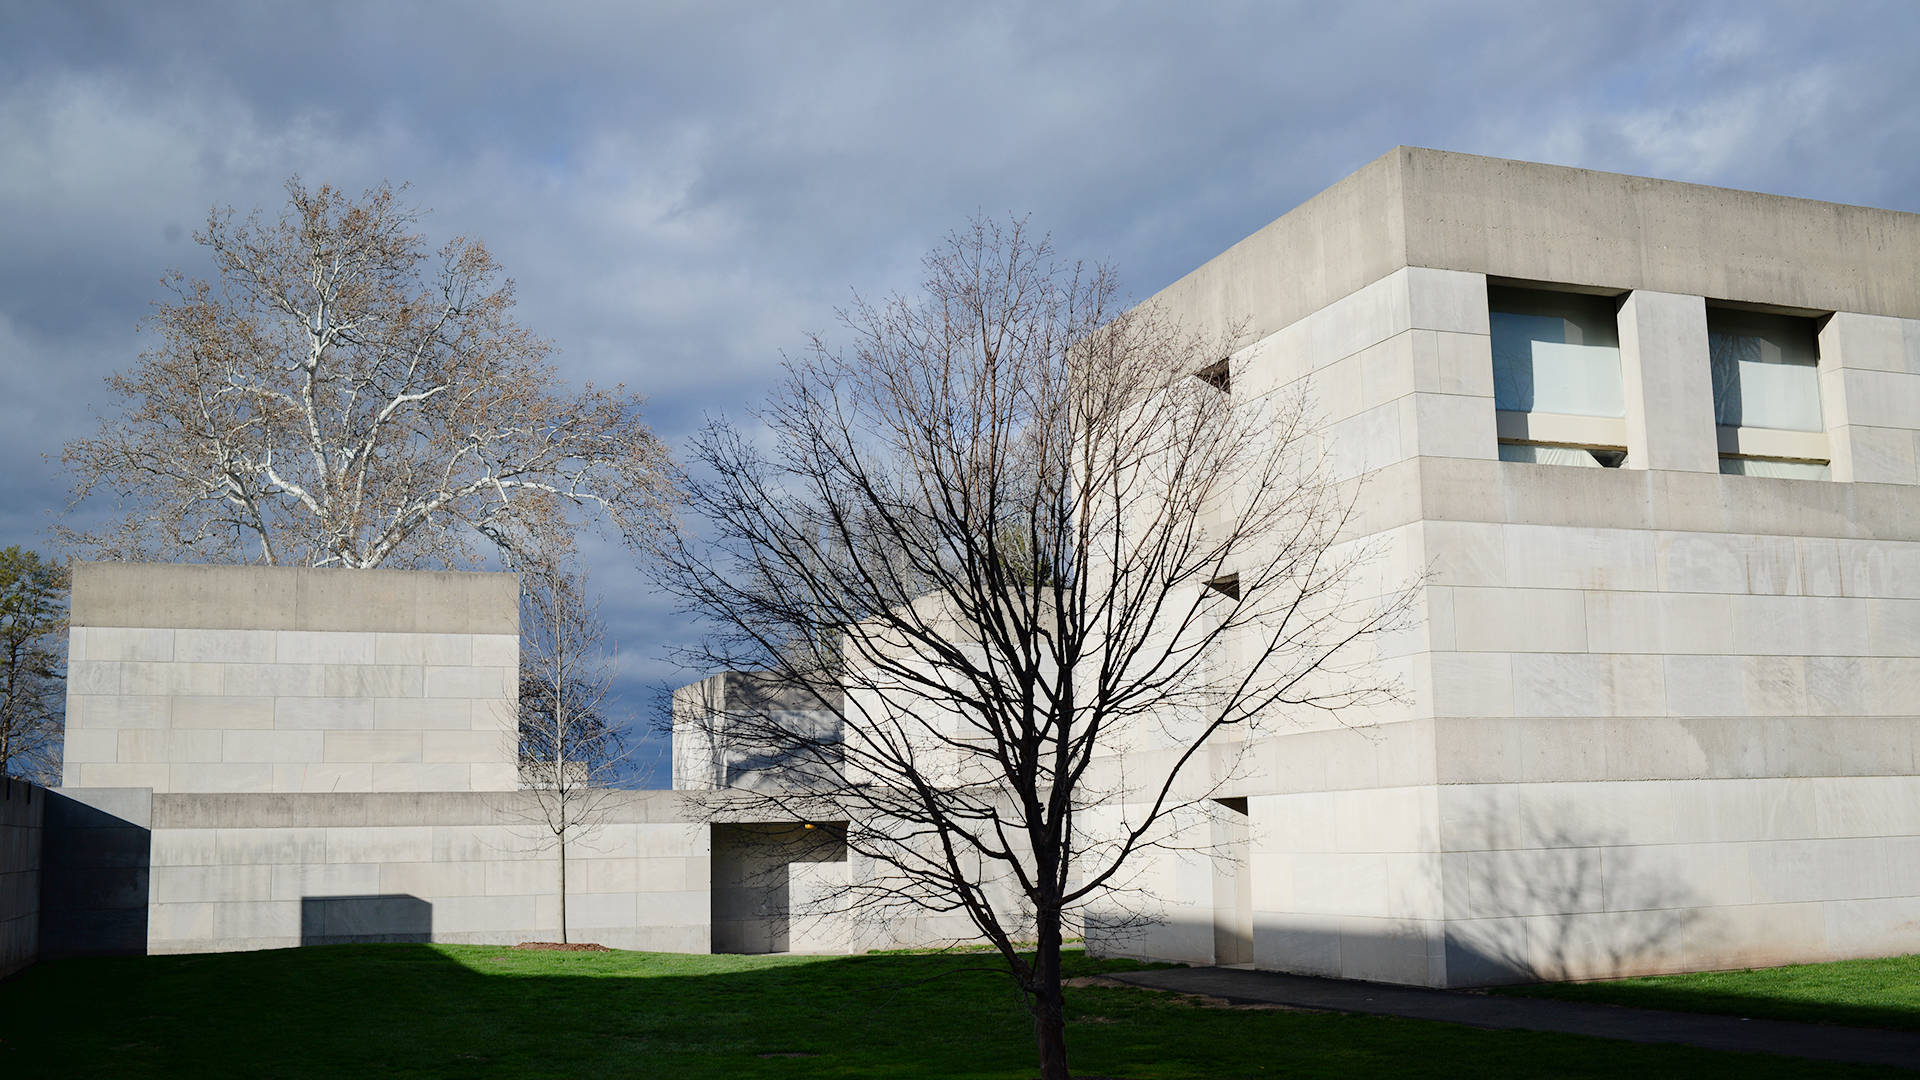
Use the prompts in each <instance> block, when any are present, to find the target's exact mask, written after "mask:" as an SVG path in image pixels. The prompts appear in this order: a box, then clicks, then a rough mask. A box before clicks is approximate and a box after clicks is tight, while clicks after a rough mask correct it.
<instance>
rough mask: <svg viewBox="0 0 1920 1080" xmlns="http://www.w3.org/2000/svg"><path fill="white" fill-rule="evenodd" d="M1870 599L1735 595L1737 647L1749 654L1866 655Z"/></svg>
mask: <svg viewBox="0 0 1920 1080" xmlns="http://www.w3.org/2000/svg"><path fill="white" fill-rule="evenodd" d="M1870 610H1871V608H1870V605H1869V602H1868V601H1865V600H1858V599H1853V598H1850V597H1829V596H1736V597H1734V599H1733V622H1734V629H1733V644H1734V648H1735V650H1736V651H1738V652H1742V653H1746V654H1749V655H1768V654H1773V655H1782V654H1788V655H1791V654H1798V655H1803V656H1865V655H1867V652H1868V624H1869V617H1870V615H1869V613H1870Z"/></svg>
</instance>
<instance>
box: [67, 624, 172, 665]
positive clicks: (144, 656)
mask: <svg viewBox="0 0 1920 1080" xmlns="http://www.w3.org/2000/svg"><path fill="white" fill-rule="evenodd" d="M73 637H74V639H75V641H76V642H77V643H78V645H79V647H80V650H81V652H82V653H83V654H84V655H85V657H86V659H87V660H89V661H101V660H139V661H149V662H153V661H157V662H165V661H169V660H172V659H173V658H174V655H173V631H172V630H165V629H155V628H150V627H134V626H82V627H76V628H75V631H74V635H73Z"/></svg>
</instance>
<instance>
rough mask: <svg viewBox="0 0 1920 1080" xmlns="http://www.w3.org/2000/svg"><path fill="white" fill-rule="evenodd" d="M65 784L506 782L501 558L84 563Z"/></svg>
mask: <svg viewBox="0 0 1920 1080" xmlns="http://www.w3.org/2000/svg"><path fill="white" fill-rule="evenodd" d="M72 616H73V630H72V634H71V644H70V660H69V677H68V698H67V741H66V759H65V771H64V776H63V779H64V781H65V783H66V784H67V785H69V786H89V787H96V786H112V787H144V788H149V789H151V790H153V791H156V792H228V791H254V792H272V791H282V792H297V791H308V792H347V791H495V790H510V789H512V788H514V787H515V786H517V782H518V776H517V772H516V767H515V756H516V746H515V742H514V737H513V734H512V733H513V731H514V726H515V718H514V713H513V710H514V703H515V701H516V700H517V694H518V666H519V648H520V645H519V607H518V581H517V579H516V578H515V576H514V575H510V574H459V573H408V572H388V571H358V570H315V569H306V568H288V567H232V566H220V567H213V566H178V565H166V566H160V565H141V564H125V563H83V564H79V565H77V566H76V567H75V568H74V587H73V604H72Z"/></svg>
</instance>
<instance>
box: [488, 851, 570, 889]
mask: <svg viewBox="0 0 1920 1080" xmlns="http://www.w3.org/2000/svg"><path fill="white" fill-rule="evenodd" d="M559 887H560V860H559V856H558V854H556V853H552V852H543V853H542V854H541V855H539V856H538V857H534V858H521V859H513V860H508V859H495V860H493V861H491V862H489V863H487V864H486V895H488V896H521V895H537V894H544V893H557V892H558V891H559Z"/></svg>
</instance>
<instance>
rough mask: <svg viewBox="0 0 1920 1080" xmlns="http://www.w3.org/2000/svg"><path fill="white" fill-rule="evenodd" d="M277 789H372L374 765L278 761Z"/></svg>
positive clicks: (275, 776) (322, 790) (275, 771)
mask: <svg viewBox="0 0 1920 1080" xmlns="http://www.w3.org/2000/svg"><path fill="white" fill-rule="evenodd" d="M273 769H274V790H275V791H300V792H335V791H372V790H373V766H372V765H370V764H352V763H346V764H342V763H339V762H333V763H327V762H309V763H307V764H304V765H275V766H274V767H273Z"/></svg>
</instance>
